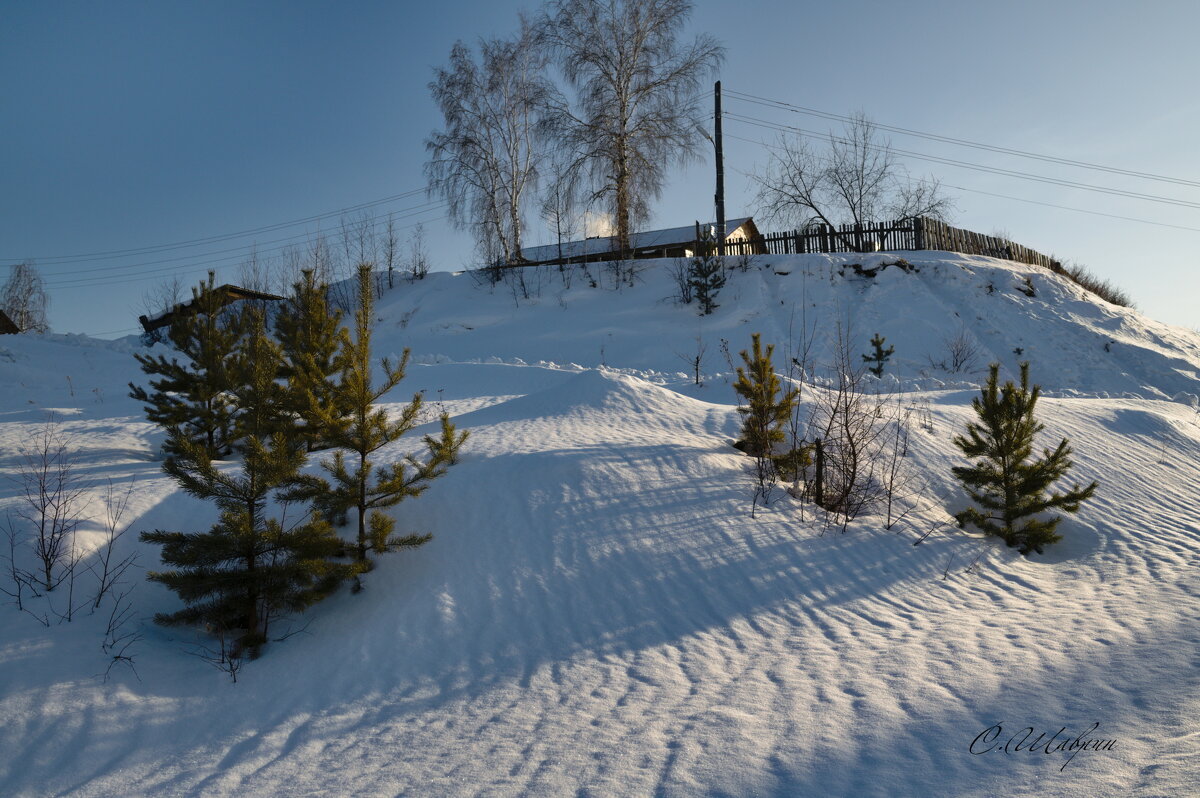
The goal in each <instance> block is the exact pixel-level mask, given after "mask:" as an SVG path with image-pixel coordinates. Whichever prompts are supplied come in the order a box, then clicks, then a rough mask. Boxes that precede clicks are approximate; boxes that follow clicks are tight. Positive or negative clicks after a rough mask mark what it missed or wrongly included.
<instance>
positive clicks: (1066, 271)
mask: <svg viewBox="0 0 1200 798" xmlns="http://www.w3.org/2000/svg"><path fill="white" fill-rule="evenodd" d="M1059 274H1062V275H1063V276H1065V277H1067V278H1068V279H1069V280H1071V281H1072V282H1073V283H1075V284H1076V285H1078V286H1080V287H1081V288H1083V289H1085V290H1087V291H1091V292H1092V293H1093V294H1095V295H1096V296H1098V297H1100V298H1101V299H1103V300H1104V301H1105V302H1111V303H1112V304H1114V305H1120V306H1121V307H1123V308H1132V307H1136V305H1135V304H1134V302H1133V298H1132V297H1131V296H1129V294H1128V293H1126V292H1125V291H1124V290H1122V289H1121V288H1119V287H1118V286H1116V285H1115V284H1113V283H1112V282H1111V281H1109V280H1105V279H1104V278H1103V277H1097V276H1096V275H1095V274H1093V273H1092V272H1091V271H1090V270H1089V269H1088V267H1086V266H1084V265H1083V264H1082V263H1073V262H1070V261H1068V262H1067V263H1064V264H1063V266H1062V271H1061V272H1059Z"/></svg>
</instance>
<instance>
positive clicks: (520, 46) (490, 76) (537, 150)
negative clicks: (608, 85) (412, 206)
mask: <svg viewBox="0 0 1200 798" xmlns="http://www.w3.org/2000/svg"><path fill="white" fill-rule="evenodd" d="M546 66H547V55H546V50H545V48H543V47H542V46H540V42H539V36H538V33H537V31H536V30H535V29H534V28H533V26H532V25H530V24H529V23H528V22H527V21H526V20H525V19H522V20H521V29H520V31H519V32H518V33H517V35H516V36H515V37H514V38H511V39H485V40H482V41H480V43H479V61H476V60H475V57H474V55H473V54H472V52H471V50H470V48H468V47H467V46H466V45H465V44H463V43H462V42H457V43H456V44H455V45H454V47H453V48H452V49H451V50H450V64H449V65H448V66H447V67H445V68H442V69H438V70H436V73H435V77H434V80H433V82H431V83H430V84H429V90H430V92H431V93H432V94H433V99H434V101H435V102H436V103H437V104H438V107H439V108H440V109H441V112H442V116H443V118H444V120H445V124H446V127H445V130H443V131H436V132H434V133H433V135H431V136H430V137H429V139H428V140H426V142H425V147H426V149H427V150H428V151H429V155H430V160H429V161H428V162H427V163H426V164H425V173H426V176H427V177H428V179H429V190H430V192H431V193H433V194H437V195H440V196H442V197H444V198H445V199H446V201H447V202H448V203H449V211H450V218H451V220H452V221H453V222H454V223H455V224H456V225H458V226H459V227H465V228H468V229H470V230H471V231H472V232H473V233H474V235H475V240H476V243H477V244H478V246H479V249H480V252H481V254H483V255H484V256H485V257H486V258H488V260H489V261H490V260H496V259H498V260H500V261H501V262H503V263H505V264H508V263H515V262H517V261H519V260H520V257H521V232H522V230H523V229H524V227H525V222H524V217H523V212H524V209H525V206H526V205H527V203H528V200H529V198H530V195H531V194H532V193H533V192H534V191H535V190H536V188H537V182H538V177H539V166H540V162H541V158H542V150H541V147H540V144H539V141H538V138H537V132H538V131H537V128H538V124H539V122H540V120H541V119H542V117H543V115H544V113H545V111H546V109H547V108H548V107H550V106H551V104H552V103H551V100H552V98H553V96H554V94H555V89H554V86H553V84H552V83H551V82H550V81H549V79H548V78H547V76H546Z"/></svg>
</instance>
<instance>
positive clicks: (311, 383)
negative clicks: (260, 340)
mask: <svg viewBox="0 0 1200 798" xmlns="http://www.w3.org/2000/svg"><path fill="white" fill-rule="evenodd" d="M341 324H342V313H341V311H339V310H338V309H336V308H332V307H330V306H329V303H328V299H327V290H326V286H324V285H321V284H319V283H318V282H317V280H316V277H315V275H314V274H313V272H312V270H310V269H306V270H304V272H303V273H302V275H301V279H300V281H299V282H297V283H295V284H294V285H293V286H292V295H291V296H290V297H288V299H287V300H286V301H285V302H284V303H283V306H282V307H281V308H280V310H279V313H278V315H277V316H276V318H275V336H276V338H278V340H279V345H280V348H281V349H282V351H283V365H282V366H281V368H280V373H279V376H280V377H281V378H283V380H284V382H285V385H286V388H287V390H286V391H285V393H284V397H283V402H284V406H285V407H286V408H287V409H288V411H289V412H291V413H292V414H293V416H294V417H295V419H296V420H297V422H298V425H299V428H300V429H299V433H300V434H301V435H302V436H303V437H304V439H305V448H307V450H308V451H310V452H311V451H314V450H316V449H321V448H324V447H326V446H328V445H329V444H328V441H329V438H330V437H331V436H332V434H333V432H334V430H336V429H337V428H338V427H339V425H341V424H342V423H343V420H344V416H345V414H344V413H343V412H341V411H340V409H339V408H338V406H337V402H336V401H335V400H336V392H337V386H336V383H335V377H336V375H337V374H338V373H339V372H340V371H341V368H342V364H341V359H340V358H341V353H342V351H343V339H344V337H345V330H344V329H342V326H341Z"/></svg>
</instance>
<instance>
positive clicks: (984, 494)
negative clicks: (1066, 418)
mask: <svg viewBox="0 0 1200 798" xmlns="http://www.w3.org/2000/svg"><path fill="white" fill-rule="evenodd" d="M999 371H1000V366H999V364H997V363H993V364H992V366H991V373H990V375H989V376H988V381H987V385H985V386H984V387H983V389H982V391H981V395H980V396H978V397H976V398H975V399H973V400H972V402H971V405H972V407H973V408H974V409H975V414H976V415H977V416H978V417H979V422H978V423H975V422H971V423H968V424H967V434H966V436H965V437H964V436H962V435H956V436H955V437H954V445H955V446H957V447H958V448H959V449H961V450H962V452H963V454H965V455H966V456H967V457H970V458H977V460H976V463H975V464H974V465H971V466H962V467H956V468H954V469H953V471H954V476H956V477H958V479H959V481H960V482H962V484H963V487H964V488H966V491H967V494H968V495H969V496H970V497H971V500H972V501H973V502H975V504H976V505H978V507H969V508H967V509H966V510H963V511H962V512H960V513H958V514H957V515H956V516H955V518H956V519H957V520H958V524H959V526H965V525H966V524H972V525H974V526H976V527H978V528H979V529H981V530H983V531H984V532H986V533H987V534H989V535H998V536H999V537H1002V538H1004V542H1005V543H1007V544H1008V545H1009V546H1020V547H1021V553H1022V554H1025V555H1028V554H1030V553H1031V552H1034V551H1036V552H1038V553H1039V554H1041V553H1042V547H1043V546H1046V545H1047V544H1050V543H1055V542H1057V541H1059V540H1061V539H1062V536H1061V535H1058V534H1057V533H1056V532H1055V529H1056V528H1057V527H1058V523H1059V521H1061V520H1062V518H1061V517H1060V516H1054V517H1051V518H1038V517H1036V516H1038V515H1039V514H1041V513H1043V512H1045V511H1047V510H1052V509H1061V510H1063V511H1064V512H1068V513H1074V512H1076V511H1077V510H1078V509H1079V505H1080V503H1081V502H1083V501H1084V500H1086V499H1088V498H1090V497H1091V496H1092V494H1093V493H1094V492H1095V491H1096V487H1097V484H1098V483H1096V482H1092V484H1090V485H1088V486H1087V487H1086V488H1081V487H1080V486H1079V484H1078V483H1076V484H1075V485H1074V487H1072V488H1071V489H1070V490H1068V491H1065V492H1063V493H1047V491H1048V490H1050V488H1051V486H1052V485H1053V484H1054V483H1055V482H1057V481H1058V480H1059V479H1061V478H1062V477H1063V476H1065V475H1066V473H1067V470H1068V469H1070V467H1071V465H1072V463H1071V447H1070V446H1069V445H1068V443H1067V439H1066V438H1063V439H1062V441H1061V442H1060V443H1059V444H1058V447H1057V448H1056V449H1054V451H1051V450H1049V449H1043V450H1042V457H1041V458H1036V459H1031V457H1032V455H1033V437H1034V436H1035V435H1037V434H1038V433H1039V432H1042V431H1043V430H1044V429H1045V427H1044V426H1043V425H1042V424H1041V423H1039V422H1038V421H1037V420H1036V419H1035V418H1034V415H1033V411H1034V406H1035V405H1036V404H1037V400H1038V394H1039V393H1040V387H1039V386H1037V385H1035V386H1033V388H1032V389H1030V387H1029V363H1027V362H1026V363H1022V364H1021V385H1020V387H1017V386H1016V385H1014V384H1013V383H1012V381H1011V380H1010V381H1009V382H1007V383H1005V385H1004V387H1003V388H1000V387H998V385H997V383H998V380H999Z"/></svg>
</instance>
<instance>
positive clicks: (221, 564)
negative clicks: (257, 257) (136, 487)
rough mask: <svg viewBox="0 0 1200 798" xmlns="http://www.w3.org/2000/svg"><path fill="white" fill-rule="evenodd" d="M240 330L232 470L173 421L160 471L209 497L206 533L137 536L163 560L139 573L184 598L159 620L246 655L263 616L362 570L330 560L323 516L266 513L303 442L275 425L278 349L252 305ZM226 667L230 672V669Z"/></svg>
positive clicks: (299, 604)
mask: <svg viewBox="0 0 1200 798" xmlns="http://www.w3.org/2000/svg"><path fill="white" fill-rule="evenodd" d="M245 315H246V316H247V321H248V323H247V326H246V327H245V329H246V332H247V334H246V336H245V338H244V340H243V341H241V342H240V345H239V347H238V349H237V350H236V351H234V352H232V353H230V355H231V358H230V359H231V360H232V361H234V365H233V367H232V369H231V371H232V373H234V374H236V375H238V376H239V377H240V382H239V384H237V385H234V386H232V388H231V391H230V393H231V399H232V401H233V402H234V403H235V405H236V406H237V407H239V408H242V411H243V412H242V415H241V416H239V418H238V424H239V428H240V429H241V432H242V434H243V436H244V437H243V438H242V441H241V443H240V445H239V448H240V449H241V451H242V453H243V458H242V462H241V467H240V468H239V469H233V470H231V469H226V468H219V467H217V466H216V465H215V464H214V463H213V459H212V457H211V456H210V454H209V451H208V449H207V448H206V447H205V446H204V444H203V442H202V441H199V440H194V439H192V438H190V437H188V436H187V435H186V434H184V433H182V432H181V431H179V430H178V429H174V430H171V431H169V433H168V434H169V436H171V438H172V440H171V444H172V445H171V446H170V447H169V451H170V452H171V455H170V456H169V457H168V458H167V459H166V461H165V462H164V463H163V470H164V471H166V472H167V474H168V475H169V476H171V477H173V478H174V479H175V481H176V482H177V483H178V484H179V486H180V487H181V488H182V489H183V490H184V492H186V493H188V494H190V495H192V496H195V497H197V498H200V499H205V500H208V501H212V502H214V503H215V504H216V505H217V507H218V508H219V509H220V511H221V514H220V519H219V520H218V521H217V523H216V524H215V525H214V526H212V527H211V528H210V529H209V530H208V531H207V532H169V531H162V530H155V531H153V532H143V533H142V534H141V539H142V541H144V542H147V543H156V544H158V545H161V546H162V547H163V548H162V561H163V563H164V564H166V565H168V566H171V568H170V569H168V570H164V571H151V572H149V573H148V574H147V577H148V578H149V579H150V580H151V581H154V582H159V583H161V584H163V585H166V586H167V587H168V588H170V589H171V590H173V591H175V592H176V593H177V594H178V595H179V597H180V598H181V599H183V601H184V603H185V604H186V605H187V606H185V607H184V608H183V609H181V610H177V611H175V612H172V613H160V614H159V615H157V616H156V617H155V621H157V622H158V623H161V624H166V625H185V626H204V627H205V628H207V629H209V630H212V631H215V632H216V633H218V635H219V636H220V637H222V640H223V639H224V635H226V634H230V635H232V636H233V638H234V640H233V649H232V651H231V653H230V656H232V657H233V658H234V659H236V660H240V658H241V656H242V655H243V654H244V653H245V654H248V655H249V656H250V658H251V659H253V658H254V657H256V656H257V655H258V652H259V649H260V648H261V647H262V645H263V644H265V643H266V642H267V640H268V635H269V631H270V626H271V622H272V620H273V619H275V618H276V617H279V616H280V615H284V614H288V613H293V612H300V611H302V610H304V609H305V608H307V607H308V606H309V605H311V604H313V603H314V602H316V601H318V600H320V599H321V598H324V597H325V596H327V595H329V594H330V593H332V592H333V591H334V590H336V589H337V587H338V585H340V584H341V583H342V582H343V581H344V580H345V579H347V578H349V577H351V576H353V575H355V574H357V573H358V572H359V571H360V570H361V568H360V567H359V566H358V565H357V564H355V563H339V562H337V561H336V560H335V559H334V558H336V557H338V556H339V555H340V554H341V551H342V549H343V544H342V541H341V540H339V539H338V537H337V535H336V534H334V532H333V528H332V527H331V526H330V525H329V524H328V522H327V521H325V520H324V519H321V518H318V517H316V516H312V517H309V518H307V519H305V520H303V521H302V522H301V523H299V524H295V525H292V526H287V525H285V523H284V520H283V514H282V513H279V514H275V513H273V512H272V505H271V504H270V502H269V499H270V497H271V495H272V494H275V496H276V498H280V493H281V490H282V489H283V488H285V487H287V486H289V485H290V484H291V483H292V482H293V481H294V480H295V479H296V478H297V475H298V473H299V470H300V468H301V466H303V465H304V460H305V453H304V440H303V438H302V437H301V436H298V435H295V434H292V432H293V430H292V429H291V428H289V427H288V426H286V425H284V426H281V425H280V423H279V416H278V414H277V413H276V412H274V407H273V405H275V403H276V402H277V401H278V398H279V394H280V392H281V390H282V386H280V385H279V384H278V383H277V382H276V375H277V374H278V373H279V367H280V361H281V359H282V356H281V354H280V351H279V348H278V346H277V345H276V344H275V343H274V342H273V341H271V340H270V339H269V338H268V337H267V334H266V328H265V324H264V321H263V319H262V313H261V311H257V310H255V311H252V312H249V313H247V314H245ZM231 675H232V674H231Z"/></svg>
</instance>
